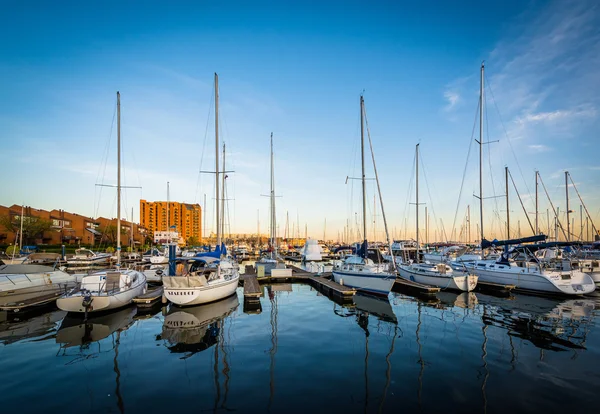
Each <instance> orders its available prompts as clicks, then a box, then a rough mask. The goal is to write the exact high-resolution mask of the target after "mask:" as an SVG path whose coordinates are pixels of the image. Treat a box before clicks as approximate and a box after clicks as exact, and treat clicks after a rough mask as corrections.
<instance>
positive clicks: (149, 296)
mask: <svg viewBox="0 0 600 414" xmlns="http://www.w3.org/2000/svg"><path fill="white" fill-rule="evenodd" d="M162 296H163V287H162V286H157V287H155V288H152V289H148V291H147V292H146V293H144V294H143V295H139V296H136V297H135V298H133V303H135V304H136V305H137V306H139V307H142V308H144V307H150V306H153V305H155V304H156V303H158V302H159V301H160V300H161V299H162Z"/></svg>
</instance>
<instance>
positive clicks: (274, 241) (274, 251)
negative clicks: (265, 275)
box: [271, 132, 277, 259]
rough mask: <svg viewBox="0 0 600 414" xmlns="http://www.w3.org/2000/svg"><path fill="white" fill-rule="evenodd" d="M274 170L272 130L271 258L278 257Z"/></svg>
mask: <svg viewBox="0 0 600 414" xmlns="http://www.w3.org/2000/svg"><path fill="white" fill-rule="evenodd" d="M273 170H274V168H273V133H272V132H271V259H275V258H276V257H277V235H276V233H275V172H274V171H273Z"/></svg>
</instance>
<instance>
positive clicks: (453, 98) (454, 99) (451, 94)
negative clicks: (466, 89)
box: [444, 90, 460, 111]
mask: <svg viewBox="0 0 600 414" xmlns="http://www.w3.org/2000/svg"><path fill="white" fill-rule="evenodd" d="M444 99H446V101H447V102H448V103H447V104H446V106H445V107H444V111H451V110H452V108H454V107H455V106H456V104H457V103H458V102H459V101H460V94H459V93H458V92H456V91H452V90H447V91H445V92H444Z"/></svg>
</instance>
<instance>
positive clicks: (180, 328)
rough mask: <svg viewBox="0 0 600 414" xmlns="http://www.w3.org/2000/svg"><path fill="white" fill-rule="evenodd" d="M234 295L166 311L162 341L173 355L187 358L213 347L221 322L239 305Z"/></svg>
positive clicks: (217, 337) (217, 338) (216, 340)
mask: <svg viewBox="0 0 600 414" xmlns="http://www.w3.org/2000/svg"><path fill="white" fill-rule="evenodd" d="M239 303H240V302H239V300H238V297H237V295H232V296H229V297H228V298H225V299H222V300H219V301H217V302H213V303H209V304H206V305H198V306H191V307H186V308H180V307H174V306H172V307H171V308H170V309H169V312H168V313H167V315H166V316H165V320H164V323H163V329H162V335H161V338H162V339H164V340H166V341H167V343H168V346H167V348H168V349H169V350H170V351H171V352H175V353H188V355H186V356H185V357H183V358H189V357H190V356H192V355H194V354H195V353H197V352H202V351H204V350H206V349H208V348H210V347H211V346H213V345H215V344H216V343H217V342H218V340H219V334H220V332H221V323H222V321H223V319H224V318H226V317H227V316H229V315H230V314H231V313H232V312H233V311H235V310H236V309H237V307H238V306H239Z"/></svg>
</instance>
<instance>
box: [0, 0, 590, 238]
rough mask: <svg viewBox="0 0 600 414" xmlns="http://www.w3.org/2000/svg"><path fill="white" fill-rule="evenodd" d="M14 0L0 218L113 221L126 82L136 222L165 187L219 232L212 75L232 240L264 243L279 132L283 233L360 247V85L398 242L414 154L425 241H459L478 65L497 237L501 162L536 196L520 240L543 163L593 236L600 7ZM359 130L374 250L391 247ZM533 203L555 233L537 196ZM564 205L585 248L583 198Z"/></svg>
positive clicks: (406, 221)
mask: <svg viewBox="0 0 600 414" xmlns="http://www.w3.org/2000/svg"><path fill="white" fill-rule="evenodd" d="M2 4H3V6H2V8H3V13H2V14H3V24H2V25H0V38H1V39H2V41H1V42H0V56H2V58H0V90H1V91H2V94H1V95H0V124H1V125H2V128H1V129H0V145H1V148H2V150H1V151H2V155H3V157H2V158H3V162H2V163H1V164H0V173H1V176H2V177H3V179H2V180H0V204H1V205H8V206H9V205H12V204H25V205H29V206H32V207H35V208H43V209H64V210H66V211H71V212H75V213H79V214H83V215H86V216H92V217H96V216H104V217H115V216H116V190H115V189H114V188H111V187H100V186H98V184H105V185H114V184H116V171H117V167H116V164H117V154H116V149H117V143H116V118H115V116H116V92H117V91H120V93H121V138H122V151H123V152H122V167H123V170H122V171H123V179H122V184H123V185H125V186H128V187H141V188H127V189H124V190H123V207H122V213H121V216H122V217H123V218H131V214H132V212H131V210H132V209H133V217H134V220H135V221H138V220H139V200H140V198H142V199H146V200H165V199H166V198H167V182H169V197H170V199H171V200H174V201H180V202H189V203H199V204H201V205H204V195H205V194H206V198H207V206H206V207H207V208H206V213H207V214H206V218H207V228H208V231H210V230H212V229H214V214H213V211H214V175H211V174H204V173H202V174H201V173H199V171H200V170H203V171H210V170H213V169H214V157H215V155H214V154H215V140H214V138H215V128H214V84H213V77H214V73H215V72H216V73H218V75H219V88H220V93H219V96H220V108H219V121H220V138H221V143H223V142H225V144H226V164H227V169H228V170H231V171H232V172H231V173H228V174H227V175H228V178H227V199H228V202H227V208H228V213H227V223H228V228H229V230H230V231H231V232H233V233H256V231H257V230H258V228H260V231H261V232H262V233H267V227H268V217H269V212H268V209H269V200H268V198H267V197H263V195H265V194H268V193H269V183H270V179H269V177H270V175H269V174H270V173H269V165H270V163H269V137H270V133H271V132H272V133H273V137H274V150H275V155H274V159H275V183H276V189H275V190H276V193H277V195H278V198H277V199H276V216H277V221H278V226H279V230H278V234H280V235H284V234H285V233H286V232H287V233H288V234H290V235H295V234H296V235H304V232H305V229H306V230H307V232H308V235H309V236H310V237H315V238H320V239H322V238H323V236H325V237H326V238H327V239H333V240H337V239H338V238H341V237H342V236H343V234H344V233H345V228H346V227H349V231H348V232H350V231H351V232H352V233H353V234H354V236H356V235H357V234H358V233H357V231H358V230H357V229H358V228H359V227H361V226H359V225H357V222H359V221H361V219H362V213H361V211H362V206H361V191H360V181H358V180H352V179H348V180H347V179H346V178H347V177H350V178H352V177H360V111H359V99H360V95H361V94H363V96H364V99H365V108H366V115H367V116H366V119H367V122H368V129H366V130H365V131H368V133H369V134H370V136H371V139H372V144H373V151H374V158H375V161H376V165H377V170H378V175H379V180H380V186H381V194H382V199H383V207H384V209H385V213H386V218H387V222H388V229H389V231H390V236H391V237H394V238H402V237H415V228H416V223H415V205H414V204H413V203H415V202H416V198H415V197H416V195H415V174H414V161H415V146H416V144H419V147H420V162H419V167H420V170H419V203H423V204H420V208H419V211H420V213H419V214H420V220H419V228H420V232H421V238H422V239H424V238H425V237H426V236H425V235H424V233H425V226H426V223H425V219H424V217H425V208H427V213H428V215H429V224H428V233H427V234H428V235H427V238H428V240H429V241H431V240H434V239H436V240H448V239H454V240H456V239H461V240H466V237H467V236H466V230H465V228H466V226H465V223H466V211H467V206H470V207H469V208H470V212H471V233H472V234H471V237H470V239H471V240H475V239H477V236H476V234H477V226H478V225H479V222H480V219H479V201H478V199H477V198H475V197H474V194H478V192H479V164H478V163H479V146H478V144H477V143H476V142H475V141H474V139H479V118H478V117H477V116H476V115H477V110H478V100H479V83H480V81H479V79H480V67H481V63H482V62H484V61H485V93H484V95H485V96H484V136H483V142H489V144H485V145H483V178H484V179H483V193H484V214H483V217H484V235H485V237H486V238H488V239H491V238H498V239H500V238H502V237H504V236H506V229H505V226H506V224H505V221H506V199H505V198H504V194H505V176H504V174H505V167H508V168H509V170H510V173H511V175H512V178H513V179H514V182H515V185H516V189H517V190H518V192H519V194H520V196H521V199H522V201H523V207H522V206H521V203H520V202H519V199H518V198H517V195H516V191H515V188H514V187H512V184H511V185H510V188H509V208H508V210H509V211H510V222H511V226H510V235H511V236H516V235H518V232H519V229H520V231H521V234H522V235H527V234H530V233H531V229H530V227H529V224H528V221H527V216H528V217H529V219H530V220H531V221H532V223H533V222H534V209H535V204H534V200H535V170H539V172H540V176H541V177H542V180H543V182H544V184H545V186H546V188H547V190H548V194H549V196H550V200H552V203H553V206H554V207H558V208H559V212H560V214H559V216H560V217H561V221H562V222H563V225H564V226H565V227H566V222H565V215H564V211H565V207H566V195H565V179H564V171H565V170H568V171H569V172H570V174H571V176H572V178H573V181H574V182H575V185H576V187H577V189H578V190H579V192H580V194H581V196H582V198H583V200H584V202H585V204H586V206H587V208H588V211H589V213H590V215H591V217H592V219H593V220H594V221H595V224H596V225H597V226H599V225H600V222H599V221H600V188H599V184H598V183H600V159H599V157H598V154H599V151H598V150H599V148H600V141H599V138H598V130H599V129H598V127H599V126H600V122H599V118H600V71H599V70H598V67H599V66H600V5H598V4H597V2H595V1H593V0H582V1H577V2H565V1H510V0H508V1H502V2H475V1H456V2H438V1H423V2H403V1H354V0H346V1H295V0H290V1H285V2H281V1H219V2H208V1H193V2H192V1H190V2H186V1H179V2H175V3H173V2H164V1H163V2H158V1H146V2H135V1H102V2H100V1H89V2H78V1H77V2H76V1H59V2H46V1H28V2H22V1H12V0H4V1H3V2H2ZM365 133H366V132H365ZM366 139H367V141H366V142H367V147H366V167H367V171H366V175H367V177H368V178H369V180H368V181H367V194H366V198H367V222H368V234H367V237H368V238H369V239H370V240H373V239H379V240H383V239H384V233H383V228H384V226H383V216H382V214H381V205H380V203H379V201H378V199H377V197H378V196H377V188H376V186H375V181H374V180H373V179H372V178H374V173H373V164H372V162H371V153H370V152H369V149H368V137H367V138H366ZM539 200H540V204H539V211H540V218H539V223H540V228H541V230H542V231H544V232H547V229H548V220H547V218H546V217H547V214H548V213H547V210H548V209H549V216H550V217H551V220H552V216H553V213H552V207H551V206H550V203H549V201H548V198H547V197H546V196H545V194H544V192H543V188H542V187H541V185H540V193H539ZM569 201H570V203H571V205H570V208H571V209H572V210H573V211H574V212H575V214H573V215H571V217H572V218H573V219H575V227H576V231H573V233H574V234H576V235H577V236H578V235H579V233H580V230H581V228H580V215H579V211H580V207H579V206H580V204H581V203H580V201H579V199H578V197H577V195H576V194H575V191H573V188H572V186H570V188H569ZM523 210H525V211H527V213H528V214H527V216H526V215H525V213H524V212H523ZM286 222H287V224H288V225H287V226H286ZM583 222H584V224H585V217H584V219H583ZM325 223H326V224H325ZM347 223H349V224H348V225H347ZM552 227H553V226H552ZM287 228H289V230H286V229H287ZM298 228H299V229H300V230H299V231H298ZM453 229H454V230H453ZM461 229H462V230H461ZM551 231H552V233H553V232H554V230H553V228H551ZM354 238H355V239H357V238H358V237H354Z"/></svg>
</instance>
